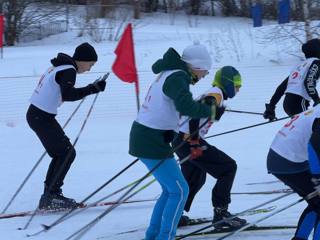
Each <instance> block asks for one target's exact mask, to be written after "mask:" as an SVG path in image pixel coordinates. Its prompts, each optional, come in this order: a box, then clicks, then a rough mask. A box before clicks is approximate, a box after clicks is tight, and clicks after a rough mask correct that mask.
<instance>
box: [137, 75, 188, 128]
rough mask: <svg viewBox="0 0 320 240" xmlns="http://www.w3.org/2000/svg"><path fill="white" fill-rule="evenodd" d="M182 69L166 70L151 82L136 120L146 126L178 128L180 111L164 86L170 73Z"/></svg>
mask: <svg viewBox="0 0 320 240" xmlns="http://www.w3.org/2000/svg"><path fill="white" fill-rule="evenodd" d="M178 71H182V70H172V71H164V72H162V73H160V75H159V76H158V78H157V79H156V80H155V81H154V82H153V83H152V84H151V86H150V88H149V90H148V93H147V96H146V97H145V100H144V103H143V104H142V106H141V108H140V111H139V113H138V117H137V119H136V121H137V122H138V123H140V124H142V125H144V126H147V127H150V128H154V129H161V130H175V131H176V130H177V128H178V124H179V112H178V111H177V109H176V107H175V105H174V102H173V100H172V99H171V98H169V97H168V96H166V95H165V94H164V93H163V90H162V87H163V84H164V82H165V80H166V79H167V77H168V76H169V75H171V74H172V73H174V72H178Z"/></svg>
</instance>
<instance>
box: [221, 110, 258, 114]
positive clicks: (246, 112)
mask: <svg viewBox="0 0 320 240" xmlns="http://www.w3.org/2000/svg"><path fill="white" fill-rule="evenodd" d="M225 111H226V112H233V113H245V114H253V115H263V113H259V112H248V111H240V110H233V109H226V110H225Z"/></svg>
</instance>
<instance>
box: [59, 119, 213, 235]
mask: <svg viewBox="0 0 320 240" xmlns="http://www.w3.org/2000/svg"><path fill="white" fill-rule="evenodd" d="M209 120H210V118H208V120H206V121H205V122H204V123H203V124H201V126H199V128H198V129H197V130H196V131H194V132H193V133H191V134H190V135H189V136H188V137H187V139H185V140H184V141H183V142H181V143H180V144H179V145H178V146H176V147H175V148H173V149H172V151H171V152H172V153H173V152H175V151H176V150H177V149H179V148H180V147H182V146H183V145H184V144H185V143H186V142H187V140H188V139H190V138H192V137H193V136H194V135H195V134H197V132H198V131H199V129H201V128H202V127H203V126H205V125H206V124H207V123H208V121H209ZM189 158H190V155H189V156H187V157H186V158H184V159H183V160H182V161H181V164H182V163H183V162H185V161H188V160H189ZM164 161H165V159H162V160H161V161H159V163H158V164H157V165H155V166H154V167H153V168H152V169H151V170H150V171H149V172H148V173H147V174H146V175H144V176H143V177H142V178H140V179H139V180H138V181H137V183H136V184H135V185H133V186H132V187H131V188H130V189H129V190H128V191H127V192H125V193H124V194H123V195H122V196H121V197H120V198H119V199H118V200H117V201H116V202H118V204H114V205H112V206H110V207H109V208H107V209H106V210H105V211H104V212H103V213H102V214H100V215H99V216H97V217H96V218H95V219H93V220H92V221H91V222H89V223H88V224H86V225H85V226H83V227H82V228H80V229H79V230H77V231H76V232H74V233H73V234H71V235H70V236H69V237H67V238H66V239H65V240H70V239H72V238H73V237H76V238H75V239H76V240H79V239H81V238H82V237H83V236H84V235H85V234H86V233H87V232H88V231H89V230H90V229H91V228H92V227H93V226H95V225H96V224H97V223H98V222H99V221H100V220H101V219H102V218H103V217H104V216H106V215H107V214H108V213H110V212H111V211H112V210H114V209H115V208H117V207H118V206H119V205H120V204H121V203H122V202H124V201H127V200H129V198H130V197H131V196H132V195H130V197H127V195H129V194H130V192H131V191H133V189H135V188H136V187H137V186H138V185H139V184H140V183H141V182H142V181H143V180H144V179H146V178H147V177H148V176H149V175H150V174H151V173H152V172H154V171H155V170H156V169H157V168H158V167H160V166H161V164H162V163H163V162H164Z"/></svg>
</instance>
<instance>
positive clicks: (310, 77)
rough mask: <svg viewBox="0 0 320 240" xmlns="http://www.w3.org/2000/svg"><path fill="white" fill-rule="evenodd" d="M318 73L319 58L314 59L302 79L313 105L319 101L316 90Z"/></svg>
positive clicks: (319, 69)
mask: <svg viewBox="0 0 320 240" xmlns="http://www.w3.org/2000/svg"><path fill="white" fill-rule="evenodd" d="M319 75H320V60H315V61H313V62H312V64H311V65H310V67H309V69H308V72H307V74H306V77H305V79H304V87H305V89H306V91H307V93H308V95H309V96H310V97H311V98H312V100H313V102H314V105H313V106H315V105H317V104H318V103H319V102H320V99H319V95H318V91H317V89H316V85H317V80H318V78H319Z"/></svg>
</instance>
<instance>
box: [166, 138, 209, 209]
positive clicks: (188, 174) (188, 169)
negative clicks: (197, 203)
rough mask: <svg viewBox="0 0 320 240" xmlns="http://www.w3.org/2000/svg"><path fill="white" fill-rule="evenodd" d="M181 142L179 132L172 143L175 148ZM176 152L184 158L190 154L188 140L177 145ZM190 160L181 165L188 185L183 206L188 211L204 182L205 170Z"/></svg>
mask: <svg viewBox="0 0 320 240" xmlns="http://www.w3.org/2000/svg"><path fill="white" fill-rule="evenodd" d="M182 142H184V140H183V134H179V135H178V136H177V137H176V138H175V140H174V141H173V143H172V145H173V147H174V148H176V147H177V146H181V144H182ZM176 154H177V155H178V157H179V158H180V159H184V158H185V157H187V156H188V155H189V154H190V146H189V144H188V142H185V143H184V145H182V146H181V147H179V148H178V149H177V150H176ZM192 161H193V160H190V159H189V160H188V161H186V162H184V163H183V164H182V165H181V171H182V174H183V176H184V178H185V179H186V181H187V183H188V186H189V195H188V199H187V202H186V204H185V206H184V210H185V211H187V212H189V210H190V208H191V205H192V202H193V199H194V197H195V196H196V194H197V192H198V191H199V190H200V189H201V187H202V186H203V185H204V183H205V182H206V172H205V171H203V170H201V169H200V168H199V167H197V166H195V165H194V164H192Z"/></svg>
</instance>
